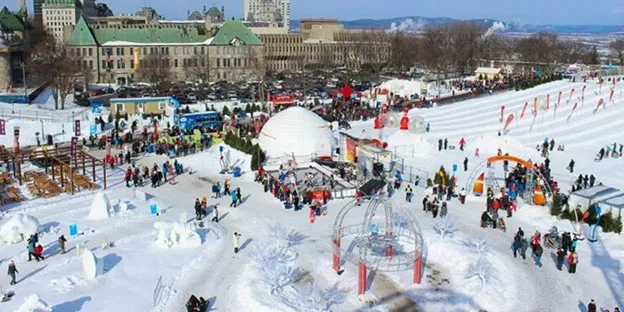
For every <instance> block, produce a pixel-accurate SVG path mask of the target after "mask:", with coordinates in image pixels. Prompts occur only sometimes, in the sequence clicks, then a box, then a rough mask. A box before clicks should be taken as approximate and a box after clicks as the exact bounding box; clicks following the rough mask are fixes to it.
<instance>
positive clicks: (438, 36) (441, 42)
mask: <svg viewBox="0 0 624 312" xmlns="http://www.w3.org/2000/svg"><path fill="white" fill-rule="evenodd" d="M451 46H452V44H451V37H450V35H449V29H448V27H445V26H441V27H436V28H428V29H426V30H425V31H424V33H423V35H422V51H421V53H422V54H421V60H422V63H423V65H425V67H427V68H428V69H429V70H431V71H433V72H434V73H436V76H437V78H438V79H439V78H440V74H442V73H445V72H446V71H447V70H449V68H450V67H451V63H452V60H453V57H452V56H449V53H451Z"/></svg>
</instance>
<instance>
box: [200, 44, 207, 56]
mask: <svg viewBox="0 0 624 312" xmlns="http://www.w3.org/2000/svg"><path fill="white" fill-rule="evenodd" d="M205 53H206V52H205V49H204V47H203V46H202V47H201V54H202V55H204V54H205Z"/></svg>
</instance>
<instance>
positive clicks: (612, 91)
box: [609, 89, 615, 103]
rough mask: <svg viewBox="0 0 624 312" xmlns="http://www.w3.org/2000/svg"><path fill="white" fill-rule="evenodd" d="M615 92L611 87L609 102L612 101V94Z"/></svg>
mask: <svg viewBox="0 0 624 312" xmlns="http://www.w3.org/2000/svg"><path fill="white" fill-rule="evenodd" d="M614 94H615V90H613V89H611V94H610V95H609V103H611V101H613V95H614Z"/></svg>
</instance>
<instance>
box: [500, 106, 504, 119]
mask: <svg viewBox="0 0 624 312" xmlns="http://www.w3.org/2000/svg"><path fill="white" fill-rule="evenodd" d="M503 114H505V105H502V106H501V115H500V122H503Z"/></svg>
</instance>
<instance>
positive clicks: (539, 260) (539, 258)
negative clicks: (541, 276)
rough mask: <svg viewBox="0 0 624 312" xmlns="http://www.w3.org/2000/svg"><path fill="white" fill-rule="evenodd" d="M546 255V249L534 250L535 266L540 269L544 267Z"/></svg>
mask: <svg viewBox="0 0 624 312" xmlns="http://www.w3.org/2000/svg"><path fill="white" fill-rule="evenodd" d="M543 253H544V248H542V246H537V247H535V249H534V250H533V255H534V256H535V265H537V266H538V267H542V254H543Z"/></svg>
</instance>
